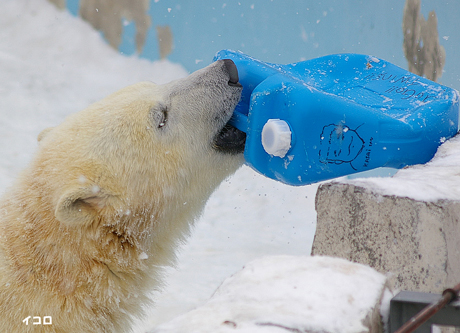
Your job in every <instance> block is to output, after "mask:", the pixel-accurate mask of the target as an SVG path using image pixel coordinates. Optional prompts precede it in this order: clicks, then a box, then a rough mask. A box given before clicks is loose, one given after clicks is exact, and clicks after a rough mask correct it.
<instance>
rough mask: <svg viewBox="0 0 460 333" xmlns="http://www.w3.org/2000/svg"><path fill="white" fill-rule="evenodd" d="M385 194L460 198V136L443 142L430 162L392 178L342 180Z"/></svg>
mask: <svg viewBox="0 0 460 333" xmlns="http://www.w3.org/2000/svg"><path fill="white" fill-rule="evenodd" d="M342 182H344V183H346V184H352V185H356V186H360V187H364V188H366V189H368V190H370V191H372V192H376V193H379V194H382V195H395V196H399V197H408V198H411V199H414V200H418V201H427V202H436V201H438V200H456V201H458V200H460V136H456V137H454V138H452V139H450V140H448V141H446V142H445V143H443V144H442V145H441V146H440V147H439V148H438V151H437V153H436V155H435V156H434V157H433V159H432V160H431V161H430V162H428V163H427V164H423V165H416V166H412V167H408V168H405V169H402V170H399V171H398V172H397V173H396V174H395V175H394V176H393V177H392V178H363V179H353V180H348V181H342Z"/></svg>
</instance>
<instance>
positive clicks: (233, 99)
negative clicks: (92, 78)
mask: <svg viewBox="0 0 460 333" xmlns="http://www.w3.org/2000/svg"><path fill="white" fill-rule="evenodd" d="M241 90H242V87H241V85H240V84H239V83H238V72H237V69H236V66H235V65H234V63H233V62H232V61H231V60H220V61H217V62H215V63H213V64H211V65H209V66H208V67H206V68H204V69H202V70H199V71H197V72H195V73H193V74H191V75H190V76H188V77H186V78H184V79H181V80H177V81H173V82H171V83H168V84H165V85H155V84H153V83H150V82H143V83H138V84H135V85H132V86H129V87H127V88H124V89H122V90H120V91H118V92H116V93H114V94H112V95H110V96H108V97H106V98H105V99H103V100H101V101H99V102H97V103H95V104H93V105H91V106H90V107H88V108H87V109H85V110H83V111H80V112H78V113H76V114H74V115H71V116H69V117H68V118H67V119H66V120H65V121H64V122H63V123H62V124H60V125H59V126H57V127H54V128H52V129H49V130H45V131H44V132H43V133H42V134H40V136H39V141H40V142H39V150H38V153H37V154H36V157H35V159H34V161H33V162H32V164H31V165H30V166H29V168H28V169H27V170H26V172H25V173H24V174H23V176H22V179H21V182H22V183H23V184H27V185H25V186H27V187H28V188H29V190H28V193H29V194H28V198H30V196H31V195H32V196H33V197H34V198H35V199H34V200H35V201H37V200H38V201H39V202H34V205H35V206H34V207H31V209H41V210H43V209H44V208H46V210H47V211H49V213H50V214H49V216H48V217H49V219H50V220H52V219H55V221H54V222H50V223H51V224H53V223H55V222H56V223H58V224H59V225H61V226H65V227H66V228H70V229H72V228H82V227H85V228H88V227H91V230H98V231H97V232H96V231H94V232H95V235H93V236H92V237H104V233H108V234H109V236H108V237H112V236H113V235H114V234H115V235H117V237H119V238H120V241H126V242H130V241H132V242H134V243H136V244H137V245H138V247H139V251H142V252H145V253H148V251H150V250H151V249H150V247H149V246H151V245H152V244H159V243H164V242H174V239H177V238H180V236H179V234H184V235H186V234H187V231H188V227H187V225H188V224H189V222H190V221H193V219H194V218H195V217H196V216H197V215H198V214H199V213H200V212H201V210H202V208H203V207H204V204H205V202H206V201H207V199H208V197H209V195H210V194H211V193H212V192H213V191H214V189H215V188H216V187H217V186H218V184H219V183H220V182H221V181H222V180H223V179H225V178H226V177H228V176H229V175H230V174H232V173H233V172H234V171H235V170H236V169H237V168H238V167H239V166H240V165H241V164H242V163H243V155H242V152H243V149H244V141H245V135H244V133H242V132H240V131H238V130H236V129H235V128H233V127H231V126H229V125H227V122H228V120H229V119H230V117H231V115H232V112H233V110H234V108H235V106H236V104H237V103H238V101H239V98H240V95H241ZM31 189H34V193H32V194H31V193H30V191H31ZM24 200H25V198H24ZM36 205H39V207H37V206H36ZM37 223H38V222H37ZM40 223H44V222H43V221H42V222H40ZM155 228H157V229H156V231H155V232H153V230H154V229H155ZM158 230H161V231H162V232H163V233H160V232H158ZM136 233H139V235H140V234H141V233H142V237H143V239H142V241H139V240H138V239H136V237H134V236H132V235H136ZM96 234H97V235H96ZM127 234H130V235H131V236H129V237H128V236H127ZM172 234H177V235H175V236H173V235H172ZM120 235H124V236H120ZM147 235H149V236H150V237H147ZM125 238H129V239H130V240H127V239H125ZM117 241H118V240H117ZM147 243H148V244H150V245H147ZM161 246H162V249H163V250H164V249H165V248H170V247H172V245H170V246H166V245H161Z"/></svg>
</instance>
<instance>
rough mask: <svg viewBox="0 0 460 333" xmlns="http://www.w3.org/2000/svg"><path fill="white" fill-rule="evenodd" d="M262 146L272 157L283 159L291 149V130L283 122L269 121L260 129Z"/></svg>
mask: <svg viewBox="0 0 460 333" xmlns="http://www.w3.org/2000/svg"><path fill="white" fill-rule="evenodd" d="M262 146H264V149H265V151H266V152H267V153H269V154H270V155H273V156H278V157H284V156H285V155H286V153H287V152H288V151H289V148H291V129H290V128H289V125H288V123H287V122H285V121H284V120H280V119H269V120H268V121H267V122H266V124H265V125H264V128H263V129H262Z"/></svg>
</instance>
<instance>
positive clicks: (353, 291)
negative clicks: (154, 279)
mask: <svg viewBox="0 0 460 333" xmlns="http://www.w3.org/2000/svg"><path fill="white" fill-rule="evenodd" d="M385 281H386V278H385V276H384V275H382V274H380V273H378V272H377V271H375V270H374V269H372V268H370V267H367V266H364V265H360V264H356V263H351V262H348V261H346V260H343V259H338V258H330V257H309V256H270V257H264V258H261V259H258V260H255V261H252V262H250V263H249V264H247V265H246V266H245V268H244V269H243V270H241V271H240V272H238V273H236V274H235V275H234V276H232V277H231V278H228V279H227V280H226V281H224V283H223V284H222V286H221V287H220V288H219V289H218V290H217V291H216V293H215V294H214V295H213V296H212V298H211V299H210V300H209V301H208V302H207V303H206V304H204V305H203V306H201V307H199V308H197V309H195V310H193V311H190V312H189V313H187V314H185V315H182V316H180V317H178V318H176V319H174V320H172V321H170V322H168V323H166V324H163V325H161V326H159V327H158V328H157V329H155V330H153V331H151V333H168V332H213V333H225V332H235V331H236V332H248V333H257V332H279V331H280V328H283V329H285V330H286V331H290V332H310V331H313V332H340V333H347V332H350V333H351V332H365V331H366V332H367V331H368V330H369V326H370V321H371V320H372V319H371V317H372V316H375V315H376V314H377V318H378V312H377V311H378V307H379V304H380V302H381V300H382V295H383V293H384V291H385ZM383 307H384V308H385V309H386V308H387V307H389V303H388V301H387V302H386V304H385V305H383ZM373 319H374V321H375V317H374V318H373ZM377 320H378V319H377Z"/></svg>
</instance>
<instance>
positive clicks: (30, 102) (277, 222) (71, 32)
mask: <svg viewBox="0 0 460 333" xmlns="http://www.w3.org/2000/svg"><path fill="white" fill-rule="evenodd" d="M0 12H1V13H2V20H0V73H1V78H2V80H1V81H0V156H2V158H1V159H0V192H4V190H5V189H6V188H7V187H8V186H10V185H11V183H12V181H13V179H14V178H15V177H16V176H17V174H18V172H19V171H20V170H21V169H23V168H24V167H25V166H26V165H27V163H28V161H29V160H30V159H31V156H32V154H33V152H34V151H35V149H36V147H37V140H36V138H37V136H38V134H39V133H40V132H41V131H42V130H43V129H45V128H47V127H50V126H55V125H57V124H59V123H60V122H61V121H62V120H63V119H64V118H65V117H66V116H67V115H69V114H71V113H74V112H77V111H79V110H81V109H83V108H84V107H86V106H88V105H89V104H90V103H93V102H95V101H97V100H99V99H101V98H103V97H105V96H106V95H108V94H110V93H112V92H114V91H115V90H117V89H119V88H122V87H124V86H127V85H129V84H132V83H135V82H138V81H142V80H151V81H154V82H156V83H164V82H167V81H170V80H173V79H176V78H180V77H184V76H185V75H187V72H186V71H185V70H184V68H183V67H182V66H181V65H179V64H173V63H171V62H169V61H166V60H165V61H157V62H153V63H152V62H149V61H147V60H141V59H138V58H136V57H125V56H122V55H120V54H118V53H117V52H116V51H114V50H113V49H111V48H110V47H109V46H107V45H106V43H104V41H103V40H102V38H101V36H100V34H99V33H98V32H95V31H94V30H93V29H92V28H90V27H89V25H88V24H86V23H85V22H83V21H81V20H80V19H77V18H75V17H73V16H71V15H70V14H68V13H67V12H65V11H63V12H61V11H59V10H57V9H56V8H55V7H54V6H53V5H51V4H49V3H48V2H47V1H45V0H2V1H0ZM212 57H213V54H210V55H209V62H210V61H211V59H212ZM316 188H317V186H316V185H313V186H304V187H290V186H287V185H283V184H281V183H278V182H275V181H273V180H270V179H267V178H264V177H263V176H261V175H258V174H256V173H255V172H254V171H252V170H251V169H249V168H248V167H243V168H241V169H240V170H239V171H238V172H237V173H236V174H235V175H234V176H233V177H231V178H230V179H228V180H227V181H225V182H224V183H223V184H222V185H221V186H220V187H219V189H218V190H217V191H216V192H215V193H214V194H213V196H212V197H211V199H210V200H209V202H208V204H207V206H206V209H205V212H204V214H203V216H202V217H201V219H200V220H199V221H197V225H196V228H195V230H194V232H193V234H192V236H191V238H190V239H189V241H188V243H187V244H185V245H184V247H183V248H182V250H181V251H180V254H179V260H178V262H179V264H178V267H177V268H171V269H169V270H168V275H167V276H166V281H167V287H166V288H165V290H164V291H163V293H161V294H160V295H155V296H156V297H157V304H156V306H155V308H153V309H149V311H148V316H147V318H146V319H145V320H144V321H143V322H139V323H138V325H137V329H136V332H145V331H146V330H147V329H148V328H152V327H155V326H156V325H158V324H160V323H162V322H165V321H167V320H169V319H172V318H173V317H175V316H177V315H179V314H181V313H184V312H186V311H188V310H191V309H192V308H194V307H196V306H197V305H199V304H202V303H203V302H204V301H206V300H207V299H208V298H209V297H210V296H211V295H212V293H213V292H214V291H215V290H216V289H217V287H218V286H219V285H220V284H221V283H222V281H223V280H224V279H225V278H226V277H228V276H230V275H231V274H233V273H235V272H236V271H238V270H240V269H241V267H243V266H244V265H245V264H246V263H247V262H249V261H251V260H253V259H256V258H258V257H261V256H264V255H274V254H276V255H279V254H286V255H308V254H310V251H311V244H312V241H313V236H314V231H315V221H316V213H315V210H314V197H315V193H316Z"/></svg>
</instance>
